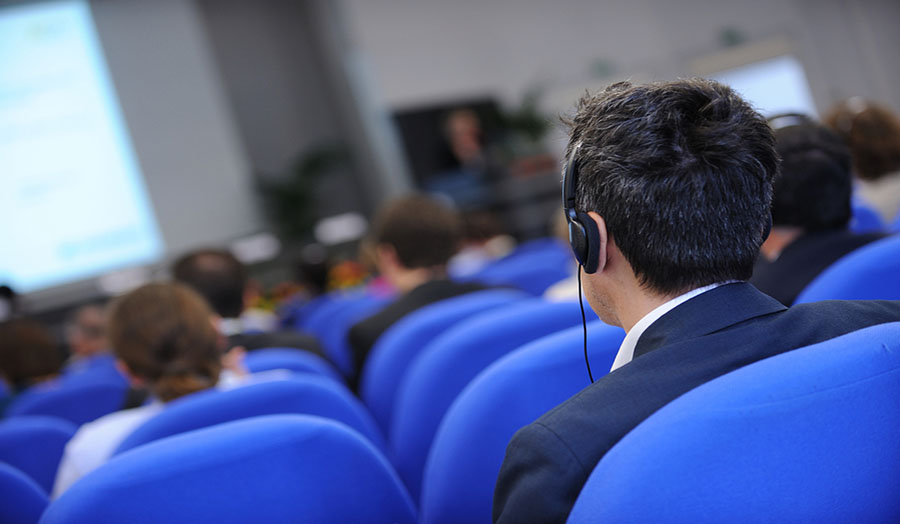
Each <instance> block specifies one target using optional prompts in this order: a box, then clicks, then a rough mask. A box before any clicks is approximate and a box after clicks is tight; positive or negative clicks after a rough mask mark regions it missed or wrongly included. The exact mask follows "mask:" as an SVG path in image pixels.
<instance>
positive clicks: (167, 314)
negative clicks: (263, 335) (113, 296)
mask: <svg viewBox="0 0 900 524" xmlns="http://www.w3.org/2000/svg"><path fill="white" fill-rule="evenodd" d="M211 315H212V311H211V310H210V309H209V306H208V305H207V304H206V301H205V300H203V298H202V297H201V296H200V295H198V294H197V293H196V292H195V291H193V290H192V289H190V288H188V287H187V286H184V285H182V284H177V283H166V284H148V285H145V286H142V287H140V288H138V289H136V290H134V291H132V292H130V293H128V294H127V295H125V296H123V297H121V298H119V299H118V300H117V301H116V302H115V303H114V304H113V307H112V312H111V313H110V318H109V338H110V342H111V343H112V347H113V352H114V353H115V354H116V356H117V357H118V358H120V359H121V360H122V361H124V362H125V364H126V365H127V366H128V369H129V371H130V372H131V373H132V374H134V375H135V376H137V377H139V378H142V379H144V380H146V381H147V384H148V386H149V388H150V390H151V391H152V392H153V393H154V394H155V395H156V396H157V397H158V398H159V399H160V400H162V401H164V402H165V401H169V400H172V399H175V398H178V397H181V396H183V395H187V394H188V393H193V392H195V391H200V390H203V389H206V388H209V387H212V386H214V385H215V384H216V382H217V381H218V379H219V372H220V371H221V369H222V364H221V360H220V359H221V347H220V344H219V335H218V332H217V331H216V329H215V327H214V326H213V324H212V319H211Z"/></svg>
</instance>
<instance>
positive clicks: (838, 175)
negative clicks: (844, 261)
mask: <svg viewBox="0 0 900 524" xmlns="http://www.w3.org/2000/svg"><path fill="white" fill-rule="evenodd" d="M769 122H770V124H771V125H772V128H773V129H774V130H775V148H776V150H777V151H778V154H779V156H781V173H780V175H779V176H778V177H777V178H776V179H775V184H774V186H773V190H774V193H773V196H772V223H773V225H774V226H775V228H776V229H778V228H780V227H788V228H799V229H801V230H803V231H810V232H811V231H823V230H829V229H841V228H845V227H846V226H847V223H848V222H849V221H850V215H851V210H850V195H851V192H852V191H853V182H852V177H853V175H852V169H851V165H850V152H849V150H848V149H847V147H846V146H845V145H844V144H843V142H842V141H841V139H840V137H838V136H837V135H836V134H835V133H833V132H832V131H830V130H829V129H828V128H826V127H825V126H823V125H821V124H818V123H816V122H815V121H813V120H812V119H810V118H808V117H805V116H802V115H780V116H775V117H772V118H770V119H769Z"/></svg>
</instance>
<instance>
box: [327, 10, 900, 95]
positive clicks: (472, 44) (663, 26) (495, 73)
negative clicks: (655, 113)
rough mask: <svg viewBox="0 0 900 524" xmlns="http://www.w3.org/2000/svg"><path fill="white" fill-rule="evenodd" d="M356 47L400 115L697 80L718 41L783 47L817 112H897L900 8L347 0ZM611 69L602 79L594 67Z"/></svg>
mask: <svg viewBox="0 0 900 524" xmlns="http://www.w3.org/2000/svg"><path fill="white" fill-rule="evenodd" d="M343 1H344V3H345V7H346V9H345V12H346V13H347V14H348V17H349V19H350V27H351V28H352V31H353V34H354V35H355V39H356V45H358V46H359V47H360V49H361V50H362V52H363V53H364V54H365V55H366V56H367V57H368V59H369V60H370V61H371V62H372V64H373V68H374V70H375V71H376V78H377V84H378V86H377V87H378V89H379V90H380V91H381V92H382V93H383V94H384V98H385V99H386V101H387V103H388V104H390V105H392V106H395V107H405V106H412V105H418V104H423V103H428V102H430V101H441V100H447V99H453V98H459V97H463V96H466V95H471V94H485V93H486V94H494V95H496V96H499V97H500V98H501V99H502V100H505V101H509V102H513V103H514V102H515V101H516V100H517V99H518V98H519V97H520V96H521V94H522V93H523V91H524V90H526V89H528V88H529V87H531V86H533V85H536V84H543V85H545V86H547V87H548V88H549V89H550V96H549V98H550V99H551V100H550V102H549V104H550V107H549V109H551V110H554V111H556V110H564V109H565V107H560V106H565V105H566V104H571V103H572V102H574V99H575V97H576V96H577V94H578V93H580V92H583V91H584V89H585V88H587V87H590V88H595V87H599V86H601V85H604V84H606V83H608V82H609V81H610V80H611V79H618V78H623V77H631V78H633V79H635V80H636V81H640V80H646V79H664V78H672V77H676V76H687V75H691V74H693V71H691V69H690V64H691V62H692V61H693V60H695V59H696V58H698V57H702V56H705V55H708V54H711V53H715V52H717V51H719V50H721V49H722V45H721V44H720V39H719V34H720V32H721V31H722V30H723V29H725V28H734V29H736V30H738V31H739V32H740V33H741V34H742V35H744V36H745V37H746V39H747V42H748V43H753V42H758V41H761V40H766V39H770V38H774V37H780V38H783V39H786V40H788V41H789V42H790V43H791V46H792V48H793V50H794V51H795V53H796V54H797V56H798V57H799V58H800V59H801V61H802V62H803V63H804V65H805V67H806V69H807V73H808V76H809V79H810V82H811V84H812V90H813V95H814V98H815V99H816V102H817V104H818V105H819V108H820V110H824V109H827V107H828V106H830V105H831V104H833V103H835V102H836V101H838V100H840V99H842V98H844V97H847V96H851V95H862V96H868V97H872V98H875V99H879V100H883V101H885V102H887V103H889V104H892V105H893V106H894V107H895V108H900V90H898V89H896V86H898V85H900V68H897V67H896V57H895V56H894V55H895V53H896V51H897V50H898V49H900V30H898V29H897V27H898V25H900V2H896V1H893V0H756V1H753V2H748V1H746V0H597V1H592V0H556V1H553V2H550V1H544V0H483V1H478V0H455V1H452V2H448V1H441V0H343ZM601 59H602V60H607V61H609V62H610V63H612V64H613V65H614V66H615V73H614V75H612V77H605V78H597V77H596V76H594V75H592V73H591V69H592V66H593V64H594V63H595V62H596V61H597V60H601Z"/></svg>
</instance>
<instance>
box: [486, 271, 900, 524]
mask: <svg viewBox="0 0 900 524" xmlns="http://www.w3.org/2000/svg"><path fill="white" fill-rule="evenodd" d="M897 320H900V302H836V301H834V302H821V303H816V304H804V305H801V306H796V307H794V308H791V309H786V308H785V307H784V306H783V305H781V304H780V303H778V302H777V301H775V300H774V299H772V298H770V297H768V296H766V295H763V294H762V293H760V292H759V291H757V290H756V289H755V288H753V286H751V285H749V284H746V283H738V284H729V285H725V286H721V287H719V288H716V289H714V290H712V291H709V292H707V293H704V294H702V295H699V296H697V297H695V298H693V299H691V300H689V301H687V302H685V303H684V304H682V305H680V306H678V307H677V308H675V309H673V310H672V311H670V312H669V313H667V314H666V315H664V316H663V317H661V318H660V319H659V320H657V322H654V323H653V324H652V325H651V326H650V327H649V328H648V329H647V331H645V332H644V334H643V335H642V336H641V339H640V340H639V341H638V344H637V346H636V348H635V359H634V360H633V361H632V362H631V363H629V364H627V365H625V366H623V367H621V368H619V369H617V370H615V371H613V372H611V373H609V374H608V375H607V376H605V377H603V378H602V379H600V380H598V381H597V382H595V383H594V384H592V385H590V386H589V387H587V388H585V389H584V390H582V391H581V392H579V393H578V394H577V395H575V396H574V397H572V398H570V399H569V400H567V401H566V402H564V403H562V404H560V405H559V406H557V407H556V408H554V409H553V410H551V411H549V412H548V413H546V414H544V415H543V416H542V417H541V418H539V419H538V420H537V421H536V422H535V423H534V424H532V425H530V426H526V427H525V428H523V429H522V430H520V431H519V432H518V433H517V434H516V436H515V437H514V438H513V440H512V442H511V443H510V446H509V448H508V449H507V455H506V459H505V461H504V463H503V466H502V467H501V471H500V475H499V478H498V482H497V487H496V490H495V497H494V506H495V507H494V518H495V522H523V521H527V522H564V521H565V520H566V517H567V516H568V513H569V510H570V509H571V507H572V505H573V504H574V503H575V499H576V498H577V496H578V492H579V491H580V489H581V486H583V485H584V482H585V481H586V480H587V477H588V476H589V475H590V472H591V471H592V470H593V468H594V466H596V464H597V463H598V462H599V461H600V459H602V458H603V456H604V455H605V454H606V452H607V451H609V449H610V448H612V446H614V445H615V444H616V443H617V442H618V441H619V440H621V439H622V437H624V436H625V435H626V434H627V433H628V432H629V431H631V430H632V429H633V428H634V427H636V426H637V425H638V424H640V423H641V422H642V421H643V420H644V419H646V418H647V417H649V416H650V415H652V414H653V413H654V412H655V411H657V410H658V409H659V408H661V407H663V406H664V405H666V404H667V403H669V402H671V401H672V400H674V399H675V398H677V397H679V396H681V395H682V394H684V393H686V392H688V391H690V390H691V389H693V388H695V387H697V386H699V385H701V384H703V383H705V382H708V381H710V380H712V379H714V378H716V377H718V376H721V375H724V374H725V373H728V372H730V371H733V370H735V369H738V368H740V367H743V366H745V365H747V364H750V363H752V362H755V361H758V360H761V359H763V358H767V357H769V356H772V355H776V354H778V353H782V352H784V351H788V350H791V349H796V348H799V347H803V346H806V345H809V344H814V343H816V342H821V341H823V340H827V339H830V338H833V337H835V336H839V335H842V334H845V333H849V332H851V331H855V330H857V329H861V328H863V327H867V326H869V325H875V324H880V323H884V322H891V321H897ZM538 427H539V428H541V429H537V428H538ZM547 432H550V433H552V434H553V435H554V436H555V437H556V439H558V440H559V442H558V443H552V444H551V443H550V442H551V439H548V437H547V436H546V434H547ZM554 460H558V461H559V463H558V465H557V466H556V468H555V469H554V468H549V467H546V466H540V467H538V466H534V464H538V465H540V464H544V463H547V462H551V461H554ZM574 463H577V464H579V465H581V467H570V466H567V465H568V464H574ZM525 500H527V501H528V507H529V513H523V512H522V511H521V510H520V507H524V506H522V504H524V503H523V502H522V501H525Z"/></svg>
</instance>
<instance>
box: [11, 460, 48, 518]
mask: <svg viewBox="0 0 900 524" xmlns="http://www.w3.org/2000/svg"><path fill="white" fill-rule="evenodd" d="M48 502H49V500H48V498H47V493H46V492H45V491H44V490H42V489H41V487H40V486H39V485H38V484H37V483H36V482H35V481H34V480H33V479H32V478H31V477H29V476H28V475H26V474H25V473H22V472H21V471H19V470H18V469H16V468H14V467H12V466H10V465H9V464H6V463H4V462H0V508H2V510H3V511H2V513H0V521H2V522H3V524H35V523H36V522H37V521H38V520H39V519H40V518H41V514H42V513H43V512H44V509H45V508H46V507H47V503H48Z"/></svg>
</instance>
